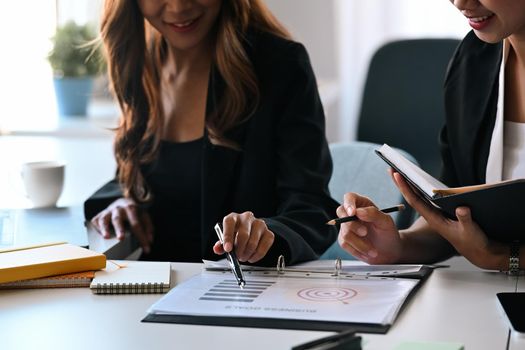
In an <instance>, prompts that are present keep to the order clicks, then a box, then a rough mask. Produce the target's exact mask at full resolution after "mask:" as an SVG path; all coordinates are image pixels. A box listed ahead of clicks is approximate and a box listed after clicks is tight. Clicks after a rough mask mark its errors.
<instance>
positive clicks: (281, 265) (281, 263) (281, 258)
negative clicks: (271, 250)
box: [277, 255, 285, 274]
mask: <svg viewBox="0 0 525 350" xmlns="http://www.w3.org/2000/svg"><path fill="white" fill-rule="evenodd" d="M284 269H285V264H284V256H283V255H279V257H278V258H277V274H284Z"/></svg>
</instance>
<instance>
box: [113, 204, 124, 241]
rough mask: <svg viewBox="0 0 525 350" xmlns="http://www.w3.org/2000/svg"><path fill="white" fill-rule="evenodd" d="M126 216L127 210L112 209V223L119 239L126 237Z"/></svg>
mask: <svg viewBox="0 0 525 350" xmlns="http://www.w3.org/2000/svg"><path fill="white" fill-rule="evenodd" d="M124 216H125V211H124V209H122V208H116V209H114V210H112V211H111V223H112V224H113V228H114V229H115V234H116V235H117V238H118V239H123V238H124V231H125V229H124Z"/></svg>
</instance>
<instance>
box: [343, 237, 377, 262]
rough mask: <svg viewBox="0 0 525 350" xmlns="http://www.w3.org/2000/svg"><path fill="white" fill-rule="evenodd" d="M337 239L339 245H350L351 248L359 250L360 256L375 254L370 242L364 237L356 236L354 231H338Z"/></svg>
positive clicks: (372, 255)
mask: <svg viewBox="0 0 525 350" xmlns="http://www.w3.org/2000/svg"><path fill="white" fill-rule="evenodd" d="M337 241H338V243H339V245H340V246H341V247H343V246H345V244H346V245H350V246H352V247H353V249H354V250H355V251H357V252H359V254H360V255H362V256H369V257H373V258H374V257H376V256H377V251H376V250H375V249H374V247H373V246H372V245H371V244H370V242H369V241H368V240H366V239H363V238H360V237H358V236H357V235H356V234H355V232H352V231H349V230H348V231H346V232H344V231H342V232H340V233H339V236H338V238H337Z"/></svg>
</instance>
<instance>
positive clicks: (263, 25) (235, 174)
mask: <svg viewBox="0 0 525 350" xmlns="http://www.w3.org/2000/svg"><path fill="white" fill-rule="evenodd" d="M130 21H132V23H129V22H130ZM136 28H142V29H136ZM101 33H102V37H103V41H104V45H105V48H106V51H107V53H108V63H109V72H110V77H111V79H112V86H113V90H114V92H115V95H116V97H117V99H118V100H119V103H120V106H121V109H122V113H123V117H122V123H121V125H120V127H119V128H118V130H117V135H116V141H115V152H116V158H117V163H118V178H117V179H115V180H114V181H112V182H110V183H108V184H107V185H105V186H104V187H103V188H101V189H100V190H99V191H97V192H96V193H95V194H94V195H93V196H92V197H90V198H89V199H88V200H87V201H86V202H85V214H86V218H87V219H88V220H91V222H92V223H93V224H94V226H95V227H96V228H97V229H98V230H99V232H100V233H101V234H102V235H103V236H105V237H109V232H110V230H111V228H113V229H114V230H115V232H116V234H117V236H118V237H123V231H124V230H125V226H126V225H127V226H129V227H130V228H131V230H132V231H133V233H134V234H135V235H136V236H137V238H138V239H139V241H140V243H141V245H142V247H143V248H144V253H143V255H142V259H147V260H170V261H201V259H203V258H204V259H217V258H218V256H217V254H222V253H223V252H224V251H225V250H227V251H230V250H232V248H233V247H234V246H235V249H236V253H237V255H238V257H239V260H240V261H246V262H250V263H255V262H257V263H258V264H266V265H274V264H275V263H276V260H277V257H278V256H279V255H284V257H285V260H286V262H287V263H296V262H300V261H305V260H311V259H315V258H317V257H318V255H319V254H320V253H322V252H323V251H324V250H325V249H326V248H327V247H328V246H329V245H330V244H331V243H332V242H333V241H334V240H335V238H336V235H337V232H336V231H334V230H332V229H330V228H328V227H327V226H326V225H325V222H326V221H328V220H329V216H330V215H331V213H335V209H336V208H337V205H338V204H337V203H336V202H335V201H333V200H332V199H331V198H330V195H329V193H328V181H329V179H330V175H331V171H332V163H331V158H330V154H329V150H328V146H327V142H326V138H325V127H324V122H325V120H324V113H323V108H322V105H321V102H320V99H319V94H318V91H317V85H316V81H315V77H314V74H313V71H312V68H311V65H310V61H309V58H308V55H307V53H306V50H305V49H304V47H303V46H302V45H301V44H298V43H296V42H293V41H291V40H290V39H289V38H288V34H287V33H286V31H285V30H284V29H283V27H282V26H281V25H280V24H279V23H278V22H277V21H276V19H275V18H274V17H273V16H272V15H271V14H270V12H269V11H268V10H267V9H266V8H265V6H264V4H263V2H262V1H259V0H236V1H225V0H207V1H202V0H194V1H184V2H181V1H178V0H164V1H160V2H159V1H154V2H149V1H147V0H139V1H129V0H106V6H105V13H104V15H103V20H102V30H101ZM216 222H222V223H223V226H224V235H225V244H224V247H223V246H222V245H220V243H219V242H217V236H216V234H215V232H214V229H213V226H214V225H215V223H216ZM111 226H112V227H111Z"/></svg>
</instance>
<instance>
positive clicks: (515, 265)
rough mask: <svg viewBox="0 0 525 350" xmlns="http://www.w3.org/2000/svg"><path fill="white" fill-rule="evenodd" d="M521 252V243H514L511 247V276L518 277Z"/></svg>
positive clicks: (509, 270)
mask: <svg viewBox="0 0 525 350" xmlns="http://www.w3.org/2000/svg"><path fill="white" fill-rule="evenodd" d="M520 250H521V249H520V244H519V242H512V243H511V244H510V246H509V265H508V269H507V273H508V274H509V275H517V274H519V272H520Z"/></svg>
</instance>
